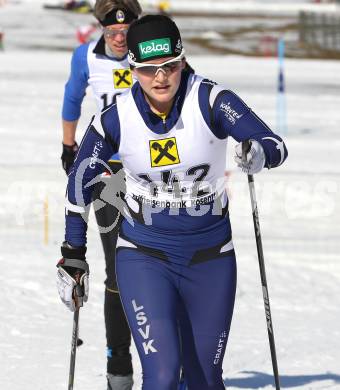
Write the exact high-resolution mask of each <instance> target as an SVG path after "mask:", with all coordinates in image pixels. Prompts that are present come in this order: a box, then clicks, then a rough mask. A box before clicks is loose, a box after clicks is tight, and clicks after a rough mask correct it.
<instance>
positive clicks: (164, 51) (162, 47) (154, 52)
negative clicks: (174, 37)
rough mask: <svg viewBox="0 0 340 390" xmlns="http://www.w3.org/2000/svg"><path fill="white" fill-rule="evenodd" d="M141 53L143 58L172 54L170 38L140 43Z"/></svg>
mask: <svg viewBox="0 0 340 390" xmlns="http://www.w3.org/2000/svg"><path fill="white" fill-rule="evenodd" d="M138 47H139V54H140V57H141V59H142V60H144V59H145V58H149V57H155V56H163V55H171V54H172V51H171V42H170V38H162V39H153V40H152V41H146V42H141V43H139V44H138Z"/></svg>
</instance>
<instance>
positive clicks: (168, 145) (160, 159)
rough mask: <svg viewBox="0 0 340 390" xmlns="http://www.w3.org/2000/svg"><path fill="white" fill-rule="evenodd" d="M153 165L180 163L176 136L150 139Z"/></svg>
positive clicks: (161, 165)
mask: <svg viewBox="0 0 340 390" xmlns="http://www.w3.org/2000/svg"><path fill="white" fill-rule="evenodd" d="M149 145H150V158H151V167H163V166H164V165H175V164H179V163H180V159H179V155H178V150H177V144H176V138H175V137H172V138H164V139H158V140H151V141H149Z"/></svg>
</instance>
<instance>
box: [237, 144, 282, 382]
mask: <svg viewBox="0 0 340 390" xmlns="http://www.w3.org/2000/svg"><path fill="white" fill-rule="evenodd" d="M249 149H250V143H249V141H245V142H243V143H242V158H243V161H246V160H247V158H246V155H247V153H248V151H249ZM247 176H248V185H249V192H250V200H251V208H252V213H253V222H254V231H255V239H256V247H257V257H258V261H259V267H260V275H261V284H262V294H263V302H264V310H265V313H266V320H267V331H268V339H269V345H270V354H271V358H272V366H273V372H274V379H275V386H276V390H280V377H279V370H278V366H277V358H276V349H275V340H274V331H273V321H272V315H271V310H270V304H269V294H268V286H267V277H266V269H265V264H264V256H263V247H262V238H261V231H260V220H259V214H258V209H257V201H256V194H255V182H254V176H253V175H249V174H248V175H247Z"/></svg>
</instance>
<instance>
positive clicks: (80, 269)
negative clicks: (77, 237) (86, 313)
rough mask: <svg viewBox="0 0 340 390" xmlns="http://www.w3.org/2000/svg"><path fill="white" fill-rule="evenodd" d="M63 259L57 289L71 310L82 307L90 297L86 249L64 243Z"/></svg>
mask: <svg viewBox="0 0 340 390" xmlns="http://www.w3.org/2000/svg"><path fill="white" fill-rule="evenodd" d="M61 253H62V255H63V257H62V259H61V260H60V261H59V262H58V264H57V267H58V272H57V287H58V292H59V296H60V298H61V300H62V302H63V303H64V304H65V305H66V306H67V307H68V308H69V309H70V310H71V311H74V310H75V309H76V307H79V306H82V305H83V302H86V301H87V299H88V295H89V266H88V264H87V262H86V260H85V253H86V247H85V246H83V247H73V246H72V245H70V244H69V243H68V242H66V241H65V242H64V243H63V245H62V247H61Z"/></svg>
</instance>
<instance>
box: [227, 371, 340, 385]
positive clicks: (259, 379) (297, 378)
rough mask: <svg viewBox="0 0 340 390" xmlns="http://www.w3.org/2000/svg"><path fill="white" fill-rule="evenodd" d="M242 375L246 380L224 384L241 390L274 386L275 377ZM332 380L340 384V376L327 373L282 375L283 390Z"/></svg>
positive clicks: (228, 381) (241, 379)
mask: <svg viewBox="0 0 340 390" xmlns="http://www.w3.org/2000/svg"><path fill="white" fill-rule="evenodd" d="M241 373H242V374H247V375H248V377H246V378H237V379H236V378H235V379H225V380H224V384H225V385H226V386H229V387H238V388H240V389H258V388H259V387H265V386H268V385H273V387H275V386H274V377H273V375H268V374H265V373H263V372H257V371H242V372H241ZM327 380H332V381H334V382H336V383H340V375H336V374H332V373H326V374H319V375H280V383H281V387H282V388H289V387H296V386H303V385H306V384H309V383H313V382H319V381H327Z"/></svg>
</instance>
